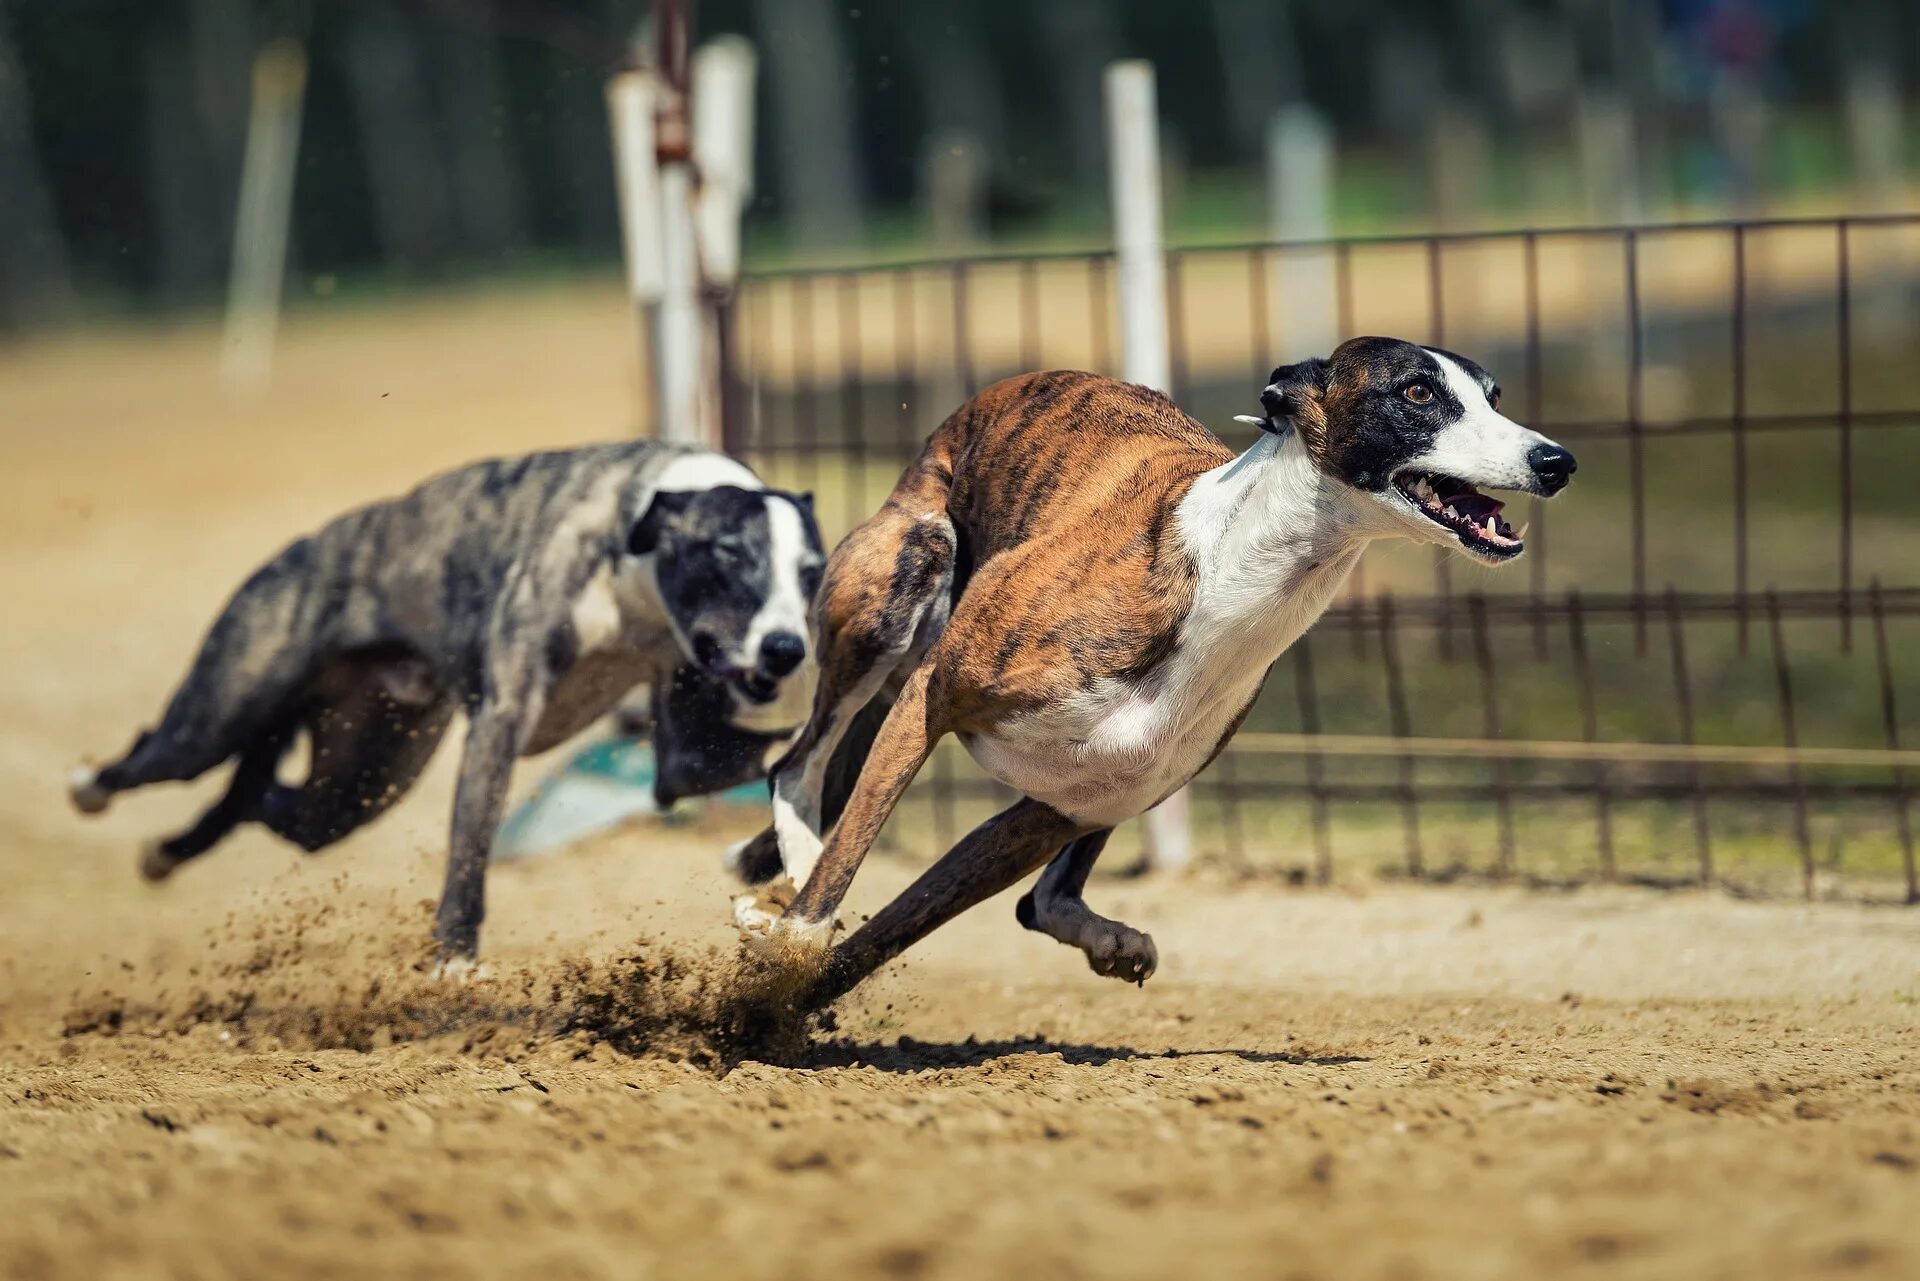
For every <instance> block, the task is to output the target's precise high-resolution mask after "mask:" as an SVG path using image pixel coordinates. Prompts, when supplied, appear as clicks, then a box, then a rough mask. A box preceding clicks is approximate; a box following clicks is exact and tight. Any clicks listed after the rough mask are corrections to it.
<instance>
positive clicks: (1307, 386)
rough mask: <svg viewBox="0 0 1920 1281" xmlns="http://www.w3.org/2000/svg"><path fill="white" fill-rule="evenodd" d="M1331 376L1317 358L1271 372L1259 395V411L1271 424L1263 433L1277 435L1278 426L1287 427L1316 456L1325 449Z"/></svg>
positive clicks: (1328, 364)
mask: <svg viewBox="0 0 1920 1281" xmlns="http://www.w3.org/2000/svg"><path fill="white" fill-rule="evenodd" d="M1332 376H1333V366H1332V364H1331V363H1329V362H1328V361H1326V360H1323V359H1321V358H1320V357H1318V356H1315V357H1314V358H1313V359H1311V360H1303V361H1301V362H1300V363H1299V364H1297V365H1282V366H1280V368H1278V369H1276V370H1274V371H1273V374H1272V376H1271V377H1270V378H1268V379H1267V389H1266V390H1265V391H1263V392H1261V393H1260V407H1261V408H1263V409H1265V410H1266V411H1267V418H1268V421H1269V423H1270V424H1271V425H1270V426H1269V427H1268V428H1267V430H1269V431H1277V430H1279V427H1280V424H1281V423H1291V424H1293V427H1294V429H1295V430H1296V431H1298V432H1299V433H1300V439H1301V441H1302V442H1304V443H1305V444H1306V446H1307V449H1308V450H1309V451H1310V452H1312V453H1314V454H1315V455H1318V454H1319V453H1320V451H1321V450H1322V449H1324V448H1325V446H1326V436H1327V411H1326V399H1327V386H1328V384H1329V382H1330V380H1331V379H1332Z"/></svg>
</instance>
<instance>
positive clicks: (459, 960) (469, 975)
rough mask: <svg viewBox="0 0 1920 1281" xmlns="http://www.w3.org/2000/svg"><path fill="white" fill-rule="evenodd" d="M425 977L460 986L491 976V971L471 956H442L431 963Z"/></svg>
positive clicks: (452, 985) (436, 981) (451, 985)
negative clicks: (431, 965) (430, 967)
mask: <svg viewBox="0 0 1920 1281" xmlns="http://www.w3.org/2000/svg"><path fill="white" fill-rule="evenodd" d="M427 977H428V978H429V979H432V980H433V981H434V982H435V983H445V984H447V985H448V986H450V987H460V986H463V985H465V984H468V983H478V982H481V981H482V980H485V979H490V978H492V977H493V971H492V970H490V969H488V968H487V967H486V966H484V965H482V964H481V963H480V962H479V961H478V960H476V959H475V958H473V957H471V956H458V955H456V956H443V957H441V958H440V959H439V960H437V961H435V962H434V963H433V968H432V969H431V970H428V971H427Z"/></svg>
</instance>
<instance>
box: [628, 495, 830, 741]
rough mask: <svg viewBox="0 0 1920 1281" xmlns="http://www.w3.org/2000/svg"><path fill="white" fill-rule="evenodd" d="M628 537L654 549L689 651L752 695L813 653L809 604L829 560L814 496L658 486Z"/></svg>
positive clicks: (773, 688) (631, 545)
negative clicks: (682, 489)
mask: <svg viewBox="0 0 1920 1281" xmlns="http://www.w3.org/2000/svg"><path fill="white" fill-rule="evenodd" d="M627 546H628V550H629V551H631V552H633V553H634V554H636V555H651V556H653V558H654V575H655V579H656V581H657V582H658V584H659V588H660V598H661V602H662V604H663V605H664V606H665V607H666V610H667V613H668V614H669V615H670V616H671V618H672V619H673V624H674V630H675V632H676V633H677V635H678V636H679V638H680V640H681V644H682V646H683V648H684V649H685V650H686V654H687V657H688V658H689V659H690V660H692V661H693V662H694V663H696V664H698V665H699V666H700V667H701V668H702V669H703V670H705V671H706V672H708V673H710V674H711V675H713V676H716V677H719V678H721V679H723V680H725V681H727V682H729V683H730V684H732V685H733V686H734V688H736V689H738V690H739V691H740V692H741V693H742V694H743V695H745V696H746V697H747V698H748V699H749V700H750V701H752V702H756V703H765V702H769V701H771V700H772V699H773V698H774V697H775V696H776V695H777V693H778V690H779V682H780V680H781V679H782V678H784V677H786V676H787V675H789V674H790V673H791V672H792V671H793V670H794V669H795V668H797V667H798V666H799V665H800V662H801V660H802V659H804V657H805V655H806V653H807V649H808V641H807V623H806V617H807V610H808V608H809V607H810V605H811V604H812V601H813V595H814V592H815V591H817V590H818V589H819V586H820V574H821V569H822V567H823V566H824V565H825V563H826V556H825V553H824V552H823V551H822V549H821V541H820V528H819V526H818V524H816V523H815V521H814V516H813V499H812V496H811V495H806V494H788V493H782V492H780V491H778V490H753V489H742V488H740V487H738V486H735V485H719V486H715V487H714V488H712V489H704V490H693V491H662V492H660V493H658V494H655V495H654V497H653V501H652V503H651V504H650V505H649V506H648V508H647V511H646V513H645V514H644V515H643V516H641V518H640V519H639V520H638V521H637V522H635V524H634V526H633V530H632V532H631V535H630V536H629V538H628V543H627Z"/></svg>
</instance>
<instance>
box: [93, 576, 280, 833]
mask: <svg viewBox="0 0 1920 1281" xmlns="http://www.w3.org/2000/svg"><path fill="white" fill-rule="evenodd" d="M306 546H307V544H306V543H305V542H304V541H303V542H300V543H296V544H294V546H292V547H290V548H288V549H287V550H286V551H284V552H282V553H281V554H280V556H279V557H278V558H276V559H275V560H274V561H272V562H270V563H269V564H268V565H267V566H266V567H265V568H263V569H261V570H260V571H259V572H258V573H256V574H255V575H254V576H253V577H252V578H250V579H248V580H247V581H246V583H245V584H244V585H242V586H241V588H240V590H239V591H238V592H236V593H235V594H234V597H233V599H232V600H231V601H229V602H228V603H227V606H226V608H225V609H224V610H223V611H222V612H221V614H220V617H219V618H218V619H217V620H216V621H215V623H214V625H213V627H212V629H211V630H210V631H209V632H208V633H207V638H206V640H205V641H204V642H202V643H201V646H200V650H199V652H198V653H197V654H196V655H195V656H194V660H193V666H192V667H191V668H189V669H188V671H187V675H186V679H185V680H183V681H181V683H180V688H179V689H178V690H177V691H175V693H174V695H173V698H172V699H171V700H170V701H169V702H168V703H167V710H166V712H165V714H164V715H162V716H161V718H160V723H159V725H157V726H155V727H154V728H153V729H151V730H147V731H143V732H142V733H141V734H140V735H139V737H138V738H136V739H135V740H134V744H133V746H132V747H131V748H129V749H128V750H127V753H126V755H125V756H122V757H121V758H120V759H119V760H117V761H114V762H113V763H112V764H110V765H107V766H105V767H104V768H102V769H99V770H89V769H84V768H82V769H79V770H76V771H74V773H73V775H72V776H71V777H70V778H69V779H68V784H67V791H68V795H69V796H70V797H71V799H72V801H73V805H74V808H75V809H78V810H79V811H80V812H81V813H83V814H98V813H99V812H101V811H102V810H104V809H106V808H107V805H108V803H109V802H110V801H111V800H112V799H113V797H114V794H115V793H118V792H124V791H129V790H131V789H133V788H136V787H145V786H147V785H148V784H150V783H184V782H188V781H190V780H192V779H196V778H198V777H200V775H202V774H204V773H206V772H207V771H208V770H210V769H212V768H213V767H214V766H216V765H219V764H220V763H221V762H222V761H225V760H227V759H228V758H229V757H232V756H234V755H237V754H238V753H240V752H241V751H243V750H244V749H245V748H246V747H247V745H248V744H250V743H251V742H253V741H254V740H255V739H256V738H257V737H258V736H259V735H261V734H263V733H265V732H267V730H268V729H269V728H270V727H271V726H272V725H273V724H274V723H275V722H276V721H277V720H278V719H279V718H280V717H281V716H283V715H284V714H285V710H286V707H287V705H288V702H289V700H290V699H292V698H293V697H295V695H296V694H297V693H298V691H299V689H300V687H301V686H302V685H303V684H304V683H305V681H306V679H307V675H308V667H309V663H310V660H311V650H310V648H309V645H308V643H307V639H306V635H305V633H304V632H302V631H301V630H300V629H299V626H298V625H297V624H298V619H299V617H300V615H301V613H302V607H303V604H304V602H305V598H306V596H307V594H308V590H309V588H310V587H311V585H312V584H311V579H310V577H309V576H308V575H307V569H306V565H307V562H306V557H307V555H308V553H307V552H306V551H305V550H304V549H305V548H306Z"/></svg>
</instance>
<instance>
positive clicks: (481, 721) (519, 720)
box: [433, 674, 544, 974]
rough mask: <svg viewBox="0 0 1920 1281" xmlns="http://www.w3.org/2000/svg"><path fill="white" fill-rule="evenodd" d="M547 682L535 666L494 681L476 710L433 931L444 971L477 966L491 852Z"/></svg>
mask: <svg viewBox="0 0 1920 1281" xmlns="http://www.w3.org/2000/svg"><path fill="white" fill-rule="evenodd" d="M543 703H544V689H543V688H542V687H541V686H540V685H539V684H538V683H537V682H536V680H535V679H534V678H533V677H532V675H531V674H528V675H527V676H525V677H523V678H522V679H519V680H516V681H513V682H511V683H510V684H501V683H497V682H496V683H494V684H493V686H492V688H490V689H489V691H488V693H487V694H486V696H485V697H483V698H482V700H481V701H480V703H479V704H478V706H476V707H475V708H474V710H473V712H472V715H471V719H470V722H469V724H468V726H467V744H466V749H465V752H464V754H463V755H462V756H461V759H460V782H459V785H458V787H457V789H456V790H455V792H454V796H453V830H452V834H451V838H450V841H449V845H448V850H447V883H446V888H445V889H443V890H442V891H441V894H440V911H439V915H438V916H437V917H436V919H435V922H434V930H433V936H434V939H435V941H436V942H438V943H439V945H440V962H439V965H438V967H437V968H438V972H439V973H441V974H449V973H452V974H457V973H460V972H462V971H465V970H468V969H471V967H472V964H473V958H474V955H475V953H476V952H478V950H479V946H480V923H481V921H483V920H484V919H485V918H486V878H487V855H488V853H489V852H490V851H491V850H492V848H493V838H494V833H495V830H496V829H497V828H498V827H499V825H500V811H501V809H502V808H503V807H504V805H505V803H506V797H507V784H508V782H509V781H510V780H511V778H512V776H513V763H514V761H515V760H516V759H517V758H518V757H519V755H520V752H521V750H522V748H523V747H524V746H525V744H526V743H527V741H528V738H529V736H530V735H531V734H532V732H533V727H534V726H535V725H536V724H538V722H539V719H540V710H541V706H542V704H543Z"/></svg>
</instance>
